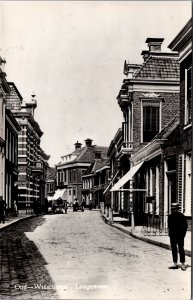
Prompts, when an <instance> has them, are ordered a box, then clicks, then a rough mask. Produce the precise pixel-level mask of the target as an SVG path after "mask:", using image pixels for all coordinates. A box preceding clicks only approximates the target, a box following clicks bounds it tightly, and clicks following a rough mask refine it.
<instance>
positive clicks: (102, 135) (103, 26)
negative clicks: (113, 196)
mask: <svg viewBox="0 0 193 300" xmlns="http://www.w3.org/2000/svg"><path fill="white" fill-rule="evenodd" d="M0 8H1V10H0V12H1V30H2V32H1V41H0V44H1V46H0V48H1V52H0V55H1V56H2V57H3V58H5V59H6V61H7V64H6V70H5V71H6V73H7V80H8V81H13V82H14V83H15V85H16V86H17V88H18V89H19V91H20V93H21V94H22V96H23V98H24V100H27V99H30V97H31V94H32V92H35V94H36V98H37V102H38V106H37V109H36V112H35V120H36V121H37V122H38V123H39V125H40V127H41V129H42V131H43V132H44V135H43V137H42V142H41V146H42V148H43V150H44V151H45V152H46V153H47V154H49V155H51V158H50V160H49V163H50V165H51V166H53V165H54V164H56V163H58V162H59V161H60V157H61V156H62V155H65V154H68V153H70V152H71V151H72V150H73V149H74V143H75V142H76V141H77V140H78V141H79V142H81V143H83V145H84V140H85V139H86V138H91V139H93V143H94V144H96V145H100V146H109V144H110V141H111V140H112V139H113V137H114V135H115V133H116V131H117V129H118V128H119V127H121V122H122V118H123V117H122V112H121V110H120V108H119V106H118V104H117V100H116V97H117V95H118V92H119V90H120V87H121V83H122V80H123V79H124V75H123V65H124V61H125V60H129V62H130V63H142V56H141V51H142V50H146V49H147V45H146V44H145V40H146V38H147V37H159V38H164V39H165V40H164V43H163V50H167V51H169V49H167V46H168V45H169V43H170V42H171V41H172V39H173V38H174V37H175V36H176V35H177V34H178V32H179V31H180V30H181V29H182V27H183V26H184V25H185V24H186V22H187V21H188V20H189V19H190V17H191V1H133V2H132V1H124V2H122V1H85V2H84V1H78V2H75V1H21V2H20V1H0Z"/></svg>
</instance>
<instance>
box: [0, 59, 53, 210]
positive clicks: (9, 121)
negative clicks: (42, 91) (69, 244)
mask: <svg viewBox="0 0 193 300" xmlns="http://www.w3.org/2000/svg"><path fill="white" fill-rule="evenodd" d="M5 63H6V62H5V60H4V59H2V58H0V196H2V197H3V199H4V200H5V202H6V212H7V214H12V213H13V212H14V207H15V206H14V203H16V204H17V207H18V210H20V212H24V213H31V212H32V211H33V206H34V205H33V204H34V201H38V202H39V203H40V205H42V206H43V205H44V203H45V199H46V197H47V190H46V182H47V169H48V159H49V157H50V156H49V155H47V154H46V153H45V152H44V151H43V149H42V148H41V145H40V144H41V137H42V135H43V132H42V131H41V129H40V127H39V124H38V123H37V122H36V121H35V118H34V112H35V109H36V107H37V101H36V99H35V95H32V97H31V99H30V100H28V101H24V100H23V98H22V96H21V94H20V92H19V91H18V89H17V87H16V85H15V84H14V83H13V82H8V81H7V79H6V73H5V72H4V66H5Z"/></svg>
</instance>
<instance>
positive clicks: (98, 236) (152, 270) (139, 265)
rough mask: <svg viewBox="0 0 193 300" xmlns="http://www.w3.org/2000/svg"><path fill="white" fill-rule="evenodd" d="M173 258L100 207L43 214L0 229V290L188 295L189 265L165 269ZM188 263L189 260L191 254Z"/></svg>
mask: <svg viewBox="0 0 193 300" xmlns="http://www.w3.org/2000/svg"><path fill="white" fill-rule="evenodd" d="M24 232H25V234H24ZM171 263H172V257H171V252H170V251H168V250H165V249H162V248H160V247H157V246H154V245H150V244H148V243H145V242H143V241H140V240H137V239H134V238H132V237H130V236H128V235H127V234H124V233H122V232H120V231H118V230H117V229H116V228H113V227H111V226H108V225H106V224H105V223H104V222H103V220H102V219H101V216H100V213H99V212H98V211H87V210H86V211H85V212H84V213H82V212H72V211H69V212H68V214H67V215H65V214H64V215H62V214H61V215H59V214H58V215H46V216H42V217H38V218H31V219H29V220H25V221H22V222H20V223H18V224H16V225H14V226H12V227H9V228H7V229H6V230H4V231H3V232H2V233H1V293H0V294H1V298H11V297H12V298H24V299H25V298H36V299H39V298H47V299H48V298H55V299H57V298H60V299H137V300H143V299H155V300H157V299H165V300H168V299H175V300H177V299H179V300H185V299H190V285H191V284H190V283H191V268H190V267H188V268H187V270H186V272H183V271H181V269H178V270H169V269H168V266H169V265H171ZM186 264H187V265H189V266H190V265H191V261H190V258H189V257H186ZM24 283H26V286H25V285H24ZM18 284H20V286H19V285H18ZM37 285H39V286H37ZM27 286H28V289H25V287H27ZM44 286H47V287H48V289H47V290H44V288H43V287H44ZM15 287H17V288H15ZM38 287H39V288H38ZM49 287H50V289H49ZM52 287H53V288H52ZM55 288H56V289H57V291H55Z"/></svg>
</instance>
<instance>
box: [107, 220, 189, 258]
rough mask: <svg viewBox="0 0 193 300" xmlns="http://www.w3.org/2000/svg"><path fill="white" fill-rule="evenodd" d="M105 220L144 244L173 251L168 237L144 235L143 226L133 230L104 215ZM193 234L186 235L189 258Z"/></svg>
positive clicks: (185, 246)
mask: <svg viewBox="0 0 193 300" xmlns="http://www.w3.org/2000/svg"><path fill="white" fill-rule="evenodd" d="M102 218H103V220H104V221H105V222H106V223H107V224H109V225H110V226H112V227H115V228H117V229H119V230H120V231H122V232H124V233H126V234H129V235H131V236H132V237H134V238H136V239H139V240H142V241H144V242H147V243H150V244H153V245H156V246H159V247H162V248H165V249H169V250H171V247H170V239H169V236H167V235H144V234H143V233H142V226H136V227H135V228H134V229H132V228H131V227H129V226H124V225H122V224H119V223H110V222H109V219H107V218H106V217H105V215H102ZM191 235H192V232H191V231H187V233H186V237H185V240H184V249H185V254H186V255H187V256H190V257H191V256H192V252H191V249H192V248H191V244H192V243H191V240H192V237H191Z"/></svg>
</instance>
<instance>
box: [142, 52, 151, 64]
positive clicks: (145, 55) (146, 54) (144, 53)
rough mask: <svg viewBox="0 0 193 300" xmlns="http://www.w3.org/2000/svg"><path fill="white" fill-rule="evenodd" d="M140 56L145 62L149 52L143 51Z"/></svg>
mask: <svg viewBox="0 0 193 300" xmlns="http://www.w3.org/2000/svg"><path fill="white" fill-rule="evenodd" d="M141 55H143V60H144V62H145V61H146V60H147V58H148V56H149V51H148V50H143V51H142V52H141Z"/></svg>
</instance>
